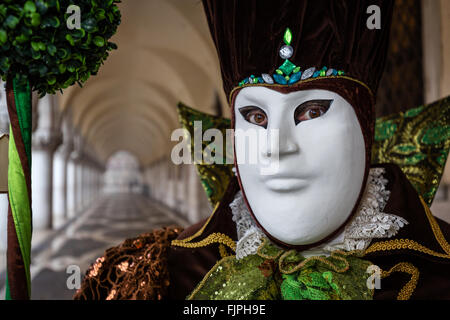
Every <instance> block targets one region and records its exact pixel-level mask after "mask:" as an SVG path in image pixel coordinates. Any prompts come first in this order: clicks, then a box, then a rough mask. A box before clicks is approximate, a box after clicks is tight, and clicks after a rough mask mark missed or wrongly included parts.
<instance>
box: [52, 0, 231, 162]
mask: <svg viewBox="0 0 450 320" xmlns="http://www.w3.org/2000/svg"><path fill="white" fill-rule="evenodd" d="M119 8H120V10H121V13H122V23H121V25H120V27H119V29H118V32H117V34H116V35H115V36H114V37H113V38H112V39H111V41H113V42H115V43H116V44H117V45H118V50H115V51H113V52H112V53H111V54H110V56H109V58H108V60H107V61H106V62H105V64H104V65H103V66H102V68H101V69H100V72H99V74H98V75H97V76H95V77H91V79H89V80H88V81H87V83H86V84H85V85H84V86H83V88H79V87H78V86H73V87H71V88H69V89H67V90H65V91H64V94H62V95H61V96H60V97H59V101H60V106H61V108H62V111H64V112H66V113H67V114H71V115H72V116H71V118H72V121H73V125H74V127H75V128H77V130H78V131H79V132H80V134H81V135H82V137H83V138H84V140H85V141H86V143H87V144H89V145H90V146H91V147H92V148H93V149H94V150H95V151H96V154H97V155H98V156H99V157H100V159H99V160H100V161H102V162H104V163H105V162H106V160H107V159H108V158H109V156H110V155H112V154H114V153H115V152H116V151H119V150H127V151H129V152H131V153H133V154H134V155H136V157H137V158H138V159H139V161H140V164H141V165H142V166H147V165H150V164H151V163H152V162H154V161H156V160H158V159H160V158H161V157H163V156H165V155H168V154H170V150H171V148H172V146H173V144H174V143H171V142H170V135H171V133H172V131H173V130H174V129H175V128H178V127H179V122H178V116H177V113H176V105H177V103H178V102H179V101H182V102H184V103H185V104H187V105H190V106H192V107H194V108H196V109H198V110H201V111H204V112H208V113H211V114H214V113H216V112H217V111H216V110H215V109H214V106H215V105H216V97H217V95H219V99H220V101H221V103H222V106H223V109H224V110H223V112H224V113H225V114H227V112H228V110H227V107H226V99H225V96H224V94H223V91H222V82H221V79H220V70H219V64H218V60H217V56H216V52H215V48H214V45H213V42H212V40H211V37H210V34H209V30H208V26H207V22H206V18H205V16H204V13H203V7H202V4H201V1H199V0H182V1H180V0H133V1H123V2H122V3H121V4H119Z"/></svg>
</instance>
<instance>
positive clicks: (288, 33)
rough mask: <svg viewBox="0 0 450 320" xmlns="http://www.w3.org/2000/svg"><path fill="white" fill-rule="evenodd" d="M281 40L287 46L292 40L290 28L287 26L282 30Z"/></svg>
mask: <svg viewBox="0 0 450 320" xmlns="http://www.w3.org/2000/svg"><path fill="white" fill-rule="evenodd" d="M283 40H284V43H285V44H286V45H288V46H289V45H290V44H291V41H292V32H291V29H289V28H287V29H286V31H285V32H284V37H283Z"/></svg>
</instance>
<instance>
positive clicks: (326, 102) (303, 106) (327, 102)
mask: <svg viewBox="0 0 450 320" xmlns="http://www.w3.org/2000/svg"><path fill="white" fill-rule="evenodd" d="M333 101H334V100H333V99H314V100H308V101H305V102H303V103H302V104H300V105H299V106H297V107H296V108H295V111H294V112H295V113H296V114H297V113H299V112H303V111H305V109H306V108H307V107H309V106H310V105H311V104H320V105H325V106H326V107H327V111H328V109H329V108H330V106H331V104H332V103H333Z"/></svg>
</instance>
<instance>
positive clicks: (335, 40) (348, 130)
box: [75, 0, 450, 300]
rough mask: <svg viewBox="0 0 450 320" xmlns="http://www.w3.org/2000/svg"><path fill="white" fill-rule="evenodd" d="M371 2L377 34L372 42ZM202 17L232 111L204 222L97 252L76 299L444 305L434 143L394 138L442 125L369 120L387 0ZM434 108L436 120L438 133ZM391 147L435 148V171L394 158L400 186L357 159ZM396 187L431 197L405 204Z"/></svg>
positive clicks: (413, 196)
mask: <svg viewBox="0 0 450 320" xmlns="http://www.w3.org/2000/svg"><path fill="white" fill-rule="evenodd" d="M373 4H375V5H378V6H379V8H380V9H381V11H380V12H381V28H380V29H373V30H371V29H369V28H368V27H367V24H366V22H367V19H368V14H367V13H366V12H367V7H368V6H370V5H373ZM203 5H204V9H205V13H206V16H207V20H208V24H209V27H210V30H211V35H212V38H213V40H214V43H215V46H216V48H217V53H218V56H219V60H220V66H221V72H222V79H223V87H224V90H225V93H226V95H227V96H228V97H229V103H230V107H231V115H232V119H231V122H226V121H224V122H223V124H231V127H232V128H233V129H235V139H234V142H235V143H234V156H235V157H234V159H235V160H234V161H235V163H234V167H235V170H234V171H235V175H230V176H229V177H228V178H223V176H222V178H223V179H222V180H221V182H220V183H221V184H222V185H224V181H226V182H227V184H226V185H224V186H223V187H224V188H225V190H223V192H220V199H218V200H217V201H216V202H215V204H216V206H215V209H214V211H213V213H212V214H211V216H210V217H209V218H208V219H206V220H205V221H201V222H199V223H198V224H195V225H193V226H191V227H189V228H187V229H186V230H184V231H182V230H181V228H164V229H160V230H156V231H153V232H151V233H148V234H144V235H141V236H139V237H137V238H135V239H129V240H126V241H125V242H124V243H123V244H122V245H120V246H118V247H114V248H111V249H109V250H108V251H106V253H105V255H104V256H103V257H101V258H99V259H98V260H97V262H96V263H94V264H93V266H92V267H91V268H90V269H89V270H88V272H87V274H86V277H85V279H84V281H83V284H82V287H81V289H80V290H79V291H78V292H77V294H76V296H75V298H76V299H186V298H187V299H286V300H303V299H312V300H334V299H358V300H366V299H410V298H412V299H430V298H436V299H450V274H449V272H448V270H449V267H450V265H449V263H450V245H449V244H448V242H447V240H446V239H448V238H449V235H450V226H449V225H448V224H447V223H445V222H443V221H441V220H439V219H437V218H434V217H433V215H432V214H431V212H430V209H429V206H428V205H429V204H430V203H431V201H432V198H433V196H434V193H433V192H435V189H436V188H437V184H438V183H439V178H440V174H442V168H443V165H445V160H446V157H447V153H448V139H447V140H445V141H442V138H439V137H436V135H434V136H433V137H434V138H430V136H432V135H430V134H428V136H427V137H428V138H427V139H428V140H426V139H425V135H424V133H423V132H422V133H420V135H421V136H420V139H418V138H417V137H415V136H414V137H409V136H408V134H409V135H411V132H412V131H408V133H405V132H406V131H405V130H404V129H402V128H403V126H402V123H404V122H408V121H416V120H417V119H418V117H419V114H421V117H422V120H423V121H422V122H421V123H419V124H418V125H417V126H415V128H419V127H420V126H425V127H426V125H427V124H430V123H431V122H432V121H431V120H430V117H432V116H433V115H434V117H435V118H438V116H441V115H442V113H439V110H438V111H437V112H436V111H433V110H436V108H437V107H438V105H433V106H432V107H427V108H425V109H424V108H416V109H414V110H412V111H411V112H409V113H408V114H403V115H401V116H399V117H397V118H395V119H389V120H386V119H385V120H383V121H381V122H380V123H378V122H377V127H376V128H377V133H375V112H374V103H375V96H376V92H377V86H378V83H379V80H380V77H381V75H382V72H383V67H384V63H385V60H386V51H387V45H388V38H389V31H390V20H391V16H392V7H393V1H381V0H379V1H373V0H370V1H354V2H352V3H349V2H348V1H346V0H333V1H306V0H293V1H264V0H254V1H237V0H227V1H214V0H204V1H203ZM448 104H449V101H446V102H445V103H442V105H445V108H446V109H445V110H444V111H445V112H444V115H443V116H441V118H440V120H439V121H447V122H448V118H449V111H448V109H449V108H448ZM433 108H434V109H433ZM184 110H185V112H191V113H192V115H194V116H195V115H197V116H198V117H200V118H201V117H202V115H200V114H199V113H195V112H194V111H186V110H187V109H184ZM441 111H442V110H441ZM433 112H434V113H433ZM424 115H427V116H424ZM205 117H207V116H206V115H205ZM212 118H213V117H212ZM400 119H401V121H403V122H401V123H400V122H396V121H400ZM192 120H193V118H192V117H191V118H190V120H189V121H191V122H192ZM197 120H198V119H197ZM213 120H214V121H216V122H217V121H219V120H218V119H217V118H214V119H213ZM189 121H188V122H189ZM447 122H446V123H447ZM434 125H436V124H435V123H434ZM446 125H447V127H446V128H448V123H447V124H446ZM444 127H445V126H444ZM426 128H429V127H426ZM433 128H436V127H433ZM423 130H425V129H423ZM251 131H253V132H256V135H257V136H258V137H262V140H263V141H266V143H265V144H263V146H262V147H261V148H260V149H258V156H259V157H260V158H261V159H263V160H264V161H257V162H256V163H252V162H251V161H247V157H248V156H249V155H251V154H250V152H251V146H248V145H246V144H245V142H244V140H245V139H240V137H239V135H238V132H241V133H242V132H244V133H245V132H251ZM425 131H426V130H425ZM426 132H428V131H426ZM376 134H377V135H376ZM375 135H376V139H374V138H375ZM418 135H419V133H418ZM401 136H402V137H403V138H405V137H406V136H407V137H408V139H409V138H411V139H416V138H417V139H416V140H415V141H421V142H419V145H418V147H417V148H419V149H417V150H418V151H417V152H420V151H421V150H422V152H423V150H424V149H420V148H421V146H422V145H420V143H422V144H423V145H424V148H425V147H426V148H434V149H433V150H435V149H437V148H441V149H439V150H438V151H436V152H437V154H440V155H441V158H439V159H440V160H439V161H440V162H439V166H437V165H436V166H437V168H434V169H435V170H434V171H433V170H432V169H430V167H427V165H428V164H429V163H431V162H433V161H434V160H433V159H431V158H427V156H424V155H423V154H421V155H422V156H417V155H414V156H413V160H411V159H410V158H405V157H404V158H402V159H403V160H404V162H401V161H403V160H401V161H400V160H398V161H397V162H399V163H400V162H401V163H403V165H404V167H402V169H404V168H406V169H407V168H409V169H408V170H409V171H408V170H406V169H405V171H407V175H405V173H404V172H403V171H402V169H401V168H400V167H399V166H398V165H396V164H395V163H382V164H380V163H378V164H375V165H373V164H372V163H373V159H374V155H373V154H372V149H373V148H375V149H374V150H377V153H376V154H375V158H376V159H378V160H380V159H388V161H389V159H393V158H394V157H393V156H392V154H391V153H389V152H390V151H389V150H392V146H391V145H389V143H392V141H394V140H393V139H394V138H395V139H397V140H395V141H397V142H393V143H394V145H395V144H397V145H396V146H398V145H400V142H399V141H400V140H398V139H400V137H401ZM405 139H406V138H405ZM433 139H434V140H433ZM374 141H375V142H376V144H377V145H376V146H375V147H373V146H374ZM388 142H389V143H388ZM383 143H384V144H383ZM401 146H403V149H405V148H404V144H402V145H401ZM443 146H445V148H447V149H445V148H444V149H443ZM400 149H401V148H400ZM403 149H402V150H403ZM427 150H431V149H427ZM431 154H432V153H431V151H430V152H428V155H431ZM430 157H431V156H430ZM405 159H406V160H405ZM416 160H417V161H416ZM378 162H379V161H378ZM393 162H395V161H393ZM433 163H437V162H436V161H434V162H433ZM408 166H409V167H408ZM217 167H219V165H216V167H214V166H211V167H210V168H211V169H210V171H209V173H208V174H210V175H214V174H215V173H214V172H216V173H217V174H218V175H217V177H218V178H220V177H219V173H218V172H219V171H220V170H222V169H223V168H224V167H225V165H223V166H222V167H221V168H222V169H217ZM425 167H426V168H425ZM214 168H215V169H214ZM411 168H414V170H416V171H414V170H412V169H411ZM410 169H411V170H410ZM425 169H427V170H428V171H426V170H425ZM214 170H216V171H214ZM267 170H269V172H263V171H267ZM270 170H272V171H270ZM205 172H206V171H203V173H204V175H205V177H204V176H202V180H203V183H204V184H205V183H206V184H207V183H208V182H207V181H208V177H206V176H207V174H206V173H205ZM414 172H415V173H416V174H417V172H418V174H417V175H416V176H414ZM436 172H437V174H436ZM200 173H202V171H200ZM433 174H434V175H433ZM414 177H416V178H414ZM410 179H412V180H414V179H416V180H414V182H415V183H416V185H419V186H425V187H426V188H429V189H430V188H431V189H432V190H434V191H431V193H430V192H429V189H426V190H425V189H424V192H423V193H419V192H418V190H417V187H415V186H413V185H412V184H411V182H410ZM420 179H424V180H427V181H428V180H430V179H431V180H433V182H432V183H431V184H427V183H428V182H425V183H423V184H420V183H419V182H420V181H422V180H420ZM210 180H211V179H210ZM212 180H214V181H218V180H220V179H212ZM418 181H419V182H418ZM425 187H424V188H425ZM419 189H420V188H419ZM431 189H430V190H431ZM427 192H428V193H427ZM213 203H214V202H213ZM377 277H378V278H380V279H381V280H380V281H378V280H377Z"/></svg>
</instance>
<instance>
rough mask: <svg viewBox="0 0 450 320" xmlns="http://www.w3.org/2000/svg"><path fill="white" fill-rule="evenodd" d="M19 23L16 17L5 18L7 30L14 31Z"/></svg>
mask: <svg viewBox="0 0 450 320" xmlns="http://www.w3.org/2000/svg"><path fill="white" fill-rule="evenodd" d="M19 21H20V20H19V18H17V17H16V16H13V15H9V16H8V17H7V18H6V21H5V24H6V26H7V27H8V28H10V29H15V28H16V26H17V24H18V23H19Z"/></svg>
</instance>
